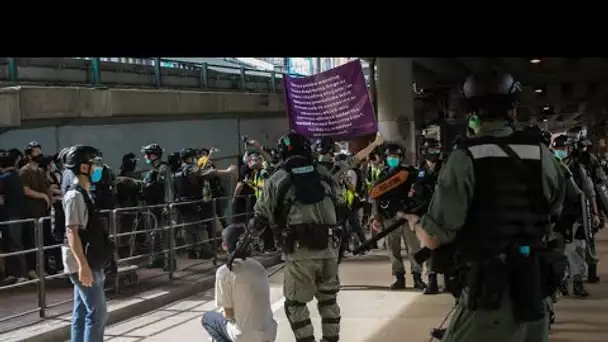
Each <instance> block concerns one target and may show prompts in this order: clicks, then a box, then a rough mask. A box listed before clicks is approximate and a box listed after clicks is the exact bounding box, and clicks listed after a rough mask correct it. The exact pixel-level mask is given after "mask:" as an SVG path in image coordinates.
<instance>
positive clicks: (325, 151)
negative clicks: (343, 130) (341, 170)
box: [315, 137, 336, 172]
mask: <svg viewBox="0 0 608 342" xmlns="http://www.w3.org/2000/svg"><path fill="white" fill-rule="evenodd" d="M335 151H336V144H335V143H334V139H332V138H331V137H323V138H321V139H318V140H317V141H316V143H315V152H316V153H317V155H318V158H319V159H318V160H319V164H321V165H323V166H325V168H327V170H329V171H330V172H332V171H333V170H334V152H335Z"/></svg>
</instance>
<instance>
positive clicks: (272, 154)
mask: <svg viewBox="0 0 608 342" xmlns="http://www.w3.org/2000/svg"><path fill="white" fill-rule="evenodd" d="M268 154H269V155H270V160H271V161H272V162H273V163H276V162H278V161H279V160H280V159H281V156H280V155H279V150H277V149H276V148H271V149H270V150H269V151H268Z"/></svg>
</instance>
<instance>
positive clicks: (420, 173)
mask: <svg viewBox="0 0 608 342" xmlns="http://www.w3.org/2000/svg"><path fill="white" fill-rule="evenodd" d="M424 175H425V173H424V170H420V171H418V178H424Z"/></svg>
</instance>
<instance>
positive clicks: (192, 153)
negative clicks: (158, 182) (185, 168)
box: [179, 148, 196, 161]
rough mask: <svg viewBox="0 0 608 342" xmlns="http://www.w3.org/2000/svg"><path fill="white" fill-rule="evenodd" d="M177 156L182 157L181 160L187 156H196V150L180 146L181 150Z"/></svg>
mask: <svg viewBox="0 0 608 342" xmlns="http://www.w3.org/2000/svg"><path fill="white" fill-rule="evenodd" d="M179 157H180V158H181V159H182V161H184V160H186V159H188V158H194V157H196V151H195V150H194V149H191V148H182V150H181V151H179Z"/></svg>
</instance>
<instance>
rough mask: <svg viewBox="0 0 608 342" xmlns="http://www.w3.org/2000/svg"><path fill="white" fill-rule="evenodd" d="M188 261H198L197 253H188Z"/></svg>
mask: <svg viewBox="0 0 608 342" xmlns="http://www.w3.org/2000/svg"><path fill="white" fill-rule="evenodd" d="M188 259H198V253H196V251H194V250H192V251H189V252H188Z"/></svg>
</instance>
